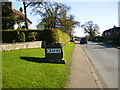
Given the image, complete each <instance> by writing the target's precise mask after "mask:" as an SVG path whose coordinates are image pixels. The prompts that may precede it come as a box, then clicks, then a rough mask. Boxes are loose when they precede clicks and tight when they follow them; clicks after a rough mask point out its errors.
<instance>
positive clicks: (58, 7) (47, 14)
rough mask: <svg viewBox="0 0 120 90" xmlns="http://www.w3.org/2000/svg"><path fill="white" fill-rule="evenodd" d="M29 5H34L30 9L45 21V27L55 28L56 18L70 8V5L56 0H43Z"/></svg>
mask: <svg viewBox="0 0 120 90" xmlns="http://www.w3.org/2000/svg"><path fill="white" fill-rule="evenodd" d="M31 6H32V7H33V6H34V7H35V8H33V9H32V11H33V12H36V13H37V14H39V15H40V16H41V18H42V21H43V22H45V23H46V28H55V23H56V21H57V19H59V18H60V17H61V15H62V14H63V13H65V12H67V11H68V10H69V9H70V7H67V6H66V5H64V4H62V3H57V2H43V3H42V4H41V5H36V4H34V5H31Z"/></svg>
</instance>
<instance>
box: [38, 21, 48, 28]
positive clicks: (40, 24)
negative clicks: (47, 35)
mask: <svg viewBox="0 0 120 90" xmlns="http://www.w3.org/2000/svg"><path fill="white" fill-rule="evenodd" d="M45 25H46V24H45V23H43V22H40V23H39V24H38V25H37V26H36V27H37V29H45Z"/></svg>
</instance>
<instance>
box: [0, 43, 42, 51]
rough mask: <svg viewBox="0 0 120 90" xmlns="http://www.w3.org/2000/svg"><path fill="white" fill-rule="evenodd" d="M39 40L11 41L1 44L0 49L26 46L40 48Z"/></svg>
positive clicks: (14, 48)
mask: <svg viewBox="0 0 120 90" xmlns="http://www.w3.org/2000/svg"><path fill="white" fill-rule="evenodd" d="M41 44H42V42H41V41H35V42H24V43H12V44H8V43H6V44H1V45H0V51H10V50H16V49H26V48H41Z"/></svg>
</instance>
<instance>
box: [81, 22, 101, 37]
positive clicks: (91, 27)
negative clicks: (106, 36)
mask: <svg viewBox="0 0 120 90" xmlns="http://www.w3.org/2000/svg"><path fill="white" fill-rule="evenodd" d="M81 27H82V28H83V29H84V32H85V33H88V34H89V35H90V37H94V36H96V35H97V34H99V29H100V28H99V26H98V25H97V24H94V23H93V21H89V22H86V23H85V24H83V25H81Z"/></svg>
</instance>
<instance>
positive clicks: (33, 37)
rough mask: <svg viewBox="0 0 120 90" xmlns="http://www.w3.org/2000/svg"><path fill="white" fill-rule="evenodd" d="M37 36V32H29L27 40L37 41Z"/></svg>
mask: <svg viewBox="0 0 120 90" xmlns="http://www.w3.org/2000/svg"><path fill="white" fill-rule="evenodd" d="M36 36H37V32H27V33H26V40H27V41H36V40H37V38H36Z"/></svg>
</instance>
